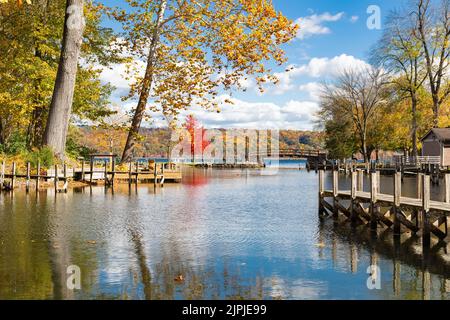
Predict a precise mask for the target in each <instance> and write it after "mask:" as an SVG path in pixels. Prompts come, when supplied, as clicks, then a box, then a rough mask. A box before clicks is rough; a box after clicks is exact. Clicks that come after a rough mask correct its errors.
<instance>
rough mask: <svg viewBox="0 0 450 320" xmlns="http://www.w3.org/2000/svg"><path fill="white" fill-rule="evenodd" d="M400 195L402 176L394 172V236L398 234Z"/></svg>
mask: <svg viewBox="0 0 450 320" xmlns="http://www.w3.org/2000/svg"><path fill="white" fill-rule="evenodd" d="M401 194H402V174H401V172H396V173H395V175H394V205H393V207H392V209H393V211H394V212H393V213H394V234H395V235H399V234H400V220H399V217H398V216H399V215H400V214H401V213H400V198H401Z"/></svg>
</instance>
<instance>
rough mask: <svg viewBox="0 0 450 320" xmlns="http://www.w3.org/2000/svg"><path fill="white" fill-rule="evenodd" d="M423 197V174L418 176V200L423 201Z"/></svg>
mask: <svg viewBox="0 0 450 320" xmlns="http://www.w3.org/2000/svg"><path fill="white" fill-rule="evenodd" d="M422 196H423V173H420V172H419V173H418V174H417V198H418V199H422Z"/></svg>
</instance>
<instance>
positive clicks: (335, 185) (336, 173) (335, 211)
mask: <svg viewBox="0 0 450 320" xmlns="http://www.w3.org/2000/svg"><path fill="white" fill-rule="evenodd" d="M338 196H339V167H338V171H333V217H334V218H337V217H338V216H339V209H338Z"/></svg>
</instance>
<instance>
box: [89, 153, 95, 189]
mask: <svg viewBox="0 0 450 320" xmlns="http://www.w3.org/2000/svg"><path fill="white" fill-rule="evenodd" d="M89 165H90V170H91V174H90V177H89V184H91V185H92V181H94V157H91V159H90V163H89Z"/></svg>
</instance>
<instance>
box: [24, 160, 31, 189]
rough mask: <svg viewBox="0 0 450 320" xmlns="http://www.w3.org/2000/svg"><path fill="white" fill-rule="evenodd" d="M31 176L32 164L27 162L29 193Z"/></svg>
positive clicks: (27, 187)
mask: <svg viewBox="0 0 450 320" xmlns="http://www.w3.org/2000/svg"><path fill="white" fill-rule="evenodd" d="M30 176H31V164H30V162H27V181H26V186H25V189H26V191H27V192H29V191H30Z"/></svg>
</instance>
